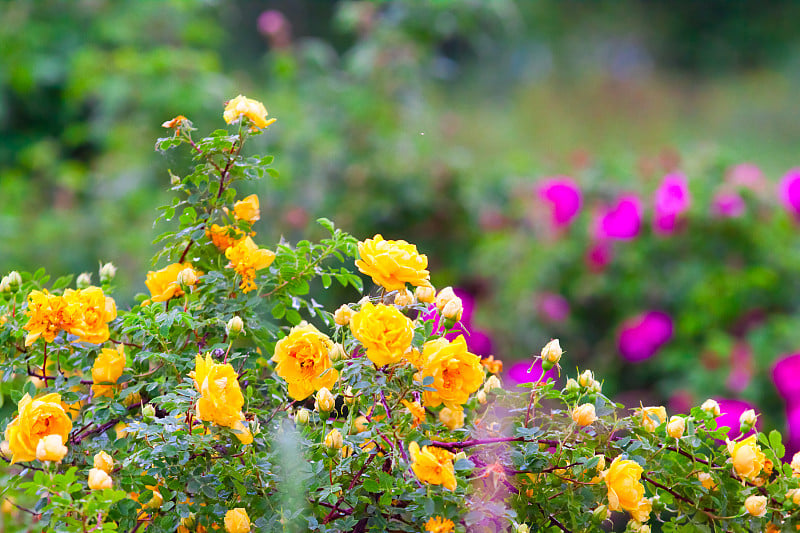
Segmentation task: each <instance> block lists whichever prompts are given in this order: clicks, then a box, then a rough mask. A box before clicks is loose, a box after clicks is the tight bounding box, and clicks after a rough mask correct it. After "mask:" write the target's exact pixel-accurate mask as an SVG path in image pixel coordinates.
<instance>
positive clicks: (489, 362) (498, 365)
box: [481, 355, 503, 374]
mask: <svg viewBox="0 0 800 533" xmlns="http://www.w3.org/2000/svg"><path fill="white" fill-rule="evenodd" d="M481 364H482V365H483V366H484V368H486V371H487V372H489V373H490V374H499V373H500V372H502V371H503V362H502V361H501V360H499V359H495V358H494V355H490V356H489V357H486V358H484V359H481Z"/></svg>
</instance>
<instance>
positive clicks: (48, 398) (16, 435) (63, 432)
mask: <svg viewBox="0 0 800 533" xmlns="http://www.w3.org/2000/svg"><path fill="white" fill-rule="evenodd" d="M17 409H18V410H19V414H18V415H17V418H15V419H14V420H12V421H11V422H10V423H9V424H8V427H6V432H5V438H6V440H8V447H9V449H10V450H11V453H12V456H11V462H12V463H16V462H18V461H33V460H34V459H36V447H37V446H38V445H39V441H40V440H41V439H43V438H44V437H47V436H48V435H59V436H61V441H62V442H67V440H68V439H69V432H70V431H71V430H72V420H70V418H69V416H67V413H66V412H65V411H64V406H63V405H62V404H61V396H60V395H58V394H55V393H52V394H46V395H44V396H42V397H41V398H37V399H35V400H33V399H31V397H30V396H28V395H27V394H26V395H25V396H23V397H22V399H20V401H19V404H18V405H17Z"/></svg>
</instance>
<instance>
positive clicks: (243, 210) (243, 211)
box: [233, 194, 261, 224]
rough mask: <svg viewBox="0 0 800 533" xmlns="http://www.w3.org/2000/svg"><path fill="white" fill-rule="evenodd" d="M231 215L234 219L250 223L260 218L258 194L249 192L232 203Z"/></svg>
mask: <svg viewBox="0 0 800 533" xmlns="http://www.w3.org/2000/svg"><path fill="white" fill-rule="evenodd" d="M233 217H234V218H235V219H236V220H244V221H246V222H249V223H250V224H252V223H254V222H255V221H257V220H260V219H261V211H260V208H259V205H258V196H257V195H255V194H251V195H250V196H248V197H247V198H244V199H242V200H239V201H238V202H236V203H235V204H233Z"/></svg>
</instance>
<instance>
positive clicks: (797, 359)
mask: <svg viewBox="0 0 800 533" xmlns="http://www.w3.org/2000/svg"><path fill="white" fill-rule="evenodd" d="M772 381H773V382H774V383H775V388H776V389H778V394H780V395H781V396H782V397H783V400H784V402H786V424H787V429H788V442H787V446H786V448H787V450H788V451H787V454H786V456H787V457H789V458H791V457H792V455H794V453H795V452H798V451H800V353H795V354H792V355H787V356H785V357H783V358H782V359H779V360H778V361H777V362H776V363H775V365H774V366H773V367H772Z"/></svg>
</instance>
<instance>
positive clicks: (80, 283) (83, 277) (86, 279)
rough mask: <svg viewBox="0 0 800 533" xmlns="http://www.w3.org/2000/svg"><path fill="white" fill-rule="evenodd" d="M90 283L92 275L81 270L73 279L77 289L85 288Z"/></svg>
mask: <svg viewBox="0 0 800 533" xmlns="http://www.w3.org/2000/svg"><path fill="white" fill-rule="evenodd" d="M91 284H92V275H91V274H89V273H88V272H81V273H80V274H79V275H78V279H76V280H75V286H76V287H78V288H79V289H86V288H88V287H89V286H90V285H91Z"/></svg>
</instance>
